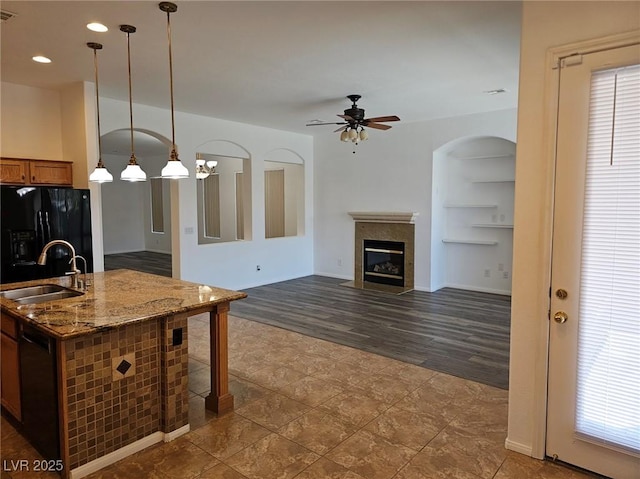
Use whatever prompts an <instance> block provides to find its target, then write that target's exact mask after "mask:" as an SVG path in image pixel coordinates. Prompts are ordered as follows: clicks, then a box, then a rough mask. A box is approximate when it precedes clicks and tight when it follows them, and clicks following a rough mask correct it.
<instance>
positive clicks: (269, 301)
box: [104, 251, 511, 389]
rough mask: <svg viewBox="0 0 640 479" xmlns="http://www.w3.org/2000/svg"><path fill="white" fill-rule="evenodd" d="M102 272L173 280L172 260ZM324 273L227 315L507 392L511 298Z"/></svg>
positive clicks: (125, 259) (137, 261) (131, 261)
mask: <svg viewBox="0 0 640 479" xmlns="http://www.w3.org/2000/svg"><path fill="white" fill-rule="evenodd" d="M104 263H105V270H111V269H119V268H127V269H134V270H137V271H143V272H146V273H153V274H159V275H162V276H171V255H168V254H161V253H152V252H148V251H142V252H136V253H124V254H113V255H105V257H104ZM342 283H344V281H343V280H339V279H333V278H326V277H322V276H307V277H305V278H299V279H294V280H290V281H284V282H282V283H275V284H269V285H265V286H259V287H257V288H250V289H247V290H246V292H247V293H248V294H249V297H248V298H246V299H243V300H242V301H235V302H233V303H232V305H231V314H232V315H234V316H238V317H241V318H244V319H250V320H253V321H258V322H261V323H265V324H270V325H273V326H277V327H280V328H284V329H288V330H291V331H296V332H299V333H302V334H306V335H308V336H312V337H315V338H320V339H325V340H327V341H332V342H334V343H339V344H343V345H346V346H351V347H354V348H357V349H361V350H364V351H370V352H373V353H376V354H380V355H382V356H387V357H390V358H395V359H399V360H401V361H405V362H409V363H412V364H417V365H420V366H424V367H426V368H430V369H434V370H436V371H441V372H445V373H448V374H452V375H454V376H458V377H462V378H465V379H471V380H473V381H478V382H481V383H484V384H488V385H491V386H497V387H499V388H503V389H506V388H507V387H508V384H509V325H510V311H511V298H510V297H509V296H501V295H496V294H487V293H477V292H472V291H462V290H457V289H450V288H445V289H442V290H440V291H436V292H435V293H426V292H420V291H411V292H409V293H404V294H402V295H394V294H390V293H383V292H377V291H366V290H361V289H355V288H350V287H346V286H341V284H342Z"/></svg>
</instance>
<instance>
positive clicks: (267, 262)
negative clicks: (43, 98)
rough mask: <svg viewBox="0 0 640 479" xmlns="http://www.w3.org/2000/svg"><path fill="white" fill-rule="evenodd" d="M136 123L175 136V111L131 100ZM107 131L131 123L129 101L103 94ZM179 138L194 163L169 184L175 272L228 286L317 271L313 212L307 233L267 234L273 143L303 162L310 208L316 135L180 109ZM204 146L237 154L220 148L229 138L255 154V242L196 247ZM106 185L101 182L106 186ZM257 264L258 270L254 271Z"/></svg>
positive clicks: (309, 208)
mask: <svg viewBox="0 0 640 479" xmlns="http://www.w3.org/2000/svg"><path fill="white" fill-rule="evenodd" d="M134 108H135V110H136V111H135V117H136V128H137V129H146V130H150V131H152V132H156V133H158V134H160V135H163V136H164V137H167V138H170V137H171V120H170V112H169V111H168V110H164V109H158V108H153V107H148V106H144V105H134ZM100 114H101V118H100V120H101V126H102V131H104V132H109V131H112V130H116V129H120V128H127V127H128V125H127V124H126V120H127V118H128V103H126V102H121V101H117V100H110V99H101V103H100ZM214 140H222V141H221V142H220V145H221V147H220V151H212V145H211V144H210V142H212V141H214ZM176 143H177V146H178V151H179V156H180V158H181V160H182V161H183V163H184V164H185V165H186V166H187V167H188V168H189V169H190V172H191V177H190V178H189V179H185V180H178V181H177V182H173V183H172V185H171V189H172V209H173V211H172V215H173V216H172V221H173V225H172V238H171V240H172V245H173V252H174V255H173V256H174V264H173V266H174V268H173V269H174V271H173V274H174V276H175V277H179V278H181V279H184V280H187V281H193V282H199V283H205V284H210V285H215V286H220V287H224V288H231V289H242V288H248V287H251V286H256V285H260V284H267V283H272V282H276V281H282V280H286V279H291V278H295V277H300V276H306V275H309V274H312V273H313V216H312V215H310V214H309V215H307V218H306V225H305V231H306V235H305V236H297V237H287V238H277V239H270V240H268V241H267V240H265V238H264V174H263V171H264V159H265V158H266V154H267V153H268V152H270V151H273V150H274V149H278V148H285V149H288V150H291V151H293V152H295V153H296V154H297V155H298V156H300V157H301V158H303V159H304V162H305V166H306V167H305V191H307V192H308V193H309V194H308V195H306V197H305V210H306V211H313V181H312V172H313V139H312V137H311V136H307V135H300V134H295V133H290V132H285V131H280V130H273V129H269V128H262V127H256V126H251V125H246V124H242V123H235V122H230V121H225V120H219V119H215V118H208V117H203V116H198V115H191V114H186V113H182V112H176ZM204 144H207V146H206V151H207V153H211V154H219V155H229V154H231V155H232V156H239V155H238V154H237V153H236V152H233V153H229V152H228V151H222V150H223V149H224V147H223V146H222V145H224V144H235V145H239V146H240V147H241V148H242V149H243V150H244V151H246V152H247V156H249V157H250V160H251V169H252V175H251V177H252V178H251V182H252V192H253V194H252V209H253V218H252V225H251V226H252V231H253V239H252V240H250V241H234V242H229V243H219V244H207V245H198V235H197V207H196V179H195V174H194V167H195V157H196V152H198V151H202V150H201V148H200V147H201V146H202V145H204ZM103 186H104V185H103ZM257 265H260V267H261V271H259V272H258V271H256V266H257Z"/></svg>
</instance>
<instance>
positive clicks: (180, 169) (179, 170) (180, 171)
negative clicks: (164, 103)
mask: <svg viewBox="0 0 640 479" xmlns="http://www.w3.org/2000/svg"><path fill="white" fill-rule="evenodd" d="M159 7H160V10H162V11H163V12H166V13H167V38H168V39H169V88H170V90H171V154H170V155H169V161H168V162H167V165H166V166H165V167H164V168H162V173H161V176H162V178H170V179H180V178H188V177H189V170H187V168H186V167H185V166H184V165H183V164H182V162H181V161H180V158H178V153H177V151H176V131H175V130H176V129H175V117H174V111H173V58H172V56H171V14H172V13H174V12H176V11H177V10H178V6H177V5H176V4H175V3H171V2H160V4H159Z"/></svg>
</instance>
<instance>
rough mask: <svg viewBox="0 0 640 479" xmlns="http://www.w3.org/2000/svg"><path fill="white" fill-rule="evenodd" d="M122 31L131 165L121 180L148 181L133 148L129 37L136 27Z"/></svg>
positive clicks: (121, 174)
mask: <svg viewBox="0 0 640 479" xmlns="http://www.w3.org/2000/svg"><path fill="white" fill-rule="evenodd" d="M120 31H121V32H124V33H126V34H127V66H128V72H129V124H130V126H131V127H130V131H131V158H130V159H129V164H128V165H127V167H126V168H125V169H124V170H123V171H122V173H120V179H121V180H124V181H131V182H136V181H146V180H147V174H146V173H145V172H144V171H142V168H140V165H138V162H137V161H136V154H135V150H134V147H133V99H132V95H131V44H130V41H129V35H131V34H132V33H135V32H136V27H134V26H132V25H120Z"/></svg>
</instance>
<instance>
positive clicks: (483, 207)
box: [431, 136, 516, 295]
mask: <svg viewBox="0 0 640 479" xmlns="http://www.w3.org/2000/svg"><path fill="white" fill-rule="evenodd" d="M515 146H516V145H515V143H514V142H513V141H511V140H509V139H506V138H501V137H497V136H475V137H463V138H457V139H455V140H453V141H450V142H448V143H446V144H444V145H442V146H440V147H439V148H438V149H437V150H435V151H434V152H433V171H432V178H433V184H432V202H431V204H432V210H431V290H432V291H436V290H438V289H440V288H443V287H454V288H459V289H468V290H474V291H485V292H491V293H497V294H507V295H508V294H511V268H512V256H513V205H514V187H515Z"/></svg>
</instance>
